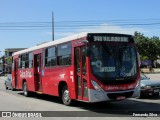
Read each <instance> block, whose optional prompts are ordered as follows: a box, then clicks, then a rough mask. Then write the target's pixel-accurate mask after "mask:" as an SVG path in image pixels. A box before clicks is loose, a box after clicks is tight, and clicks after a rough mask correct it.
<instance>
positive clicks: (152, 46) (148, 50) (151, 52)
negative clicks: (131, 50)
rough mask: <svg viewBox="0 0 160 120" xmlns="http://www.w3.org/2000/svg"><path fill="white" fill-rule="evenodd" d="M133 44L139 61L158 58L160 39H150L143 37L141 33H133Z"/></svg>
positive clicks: (159, 54)
mask: <svg viewBox="0 0 160 120" xmlns="http://www.w3.org/2000/svg"><path fill="white" fill-rule="evenodd" d="M134 38H135V42H136V45H137V49H138V52H139V54H140V58H141V60H151V61H152V63H153V61H154V60H157V59H158V58H159V56H160V39H159V37H156V36H153V37H151V38H149V37H146V36H144V35H143V34H142V33H139V32H135V33H134Z"/></svg>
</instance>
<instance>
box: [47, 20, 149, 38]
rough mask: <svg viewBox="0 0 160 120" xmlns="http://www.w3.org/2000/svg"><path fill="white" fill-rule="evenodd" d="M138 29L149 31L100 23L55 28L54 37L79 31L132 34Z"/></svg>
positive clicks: (146, 31) (143, 31)
mask: <svg viewBox="0 0 160 120" xmlns="http://www.w3.org/2000/svg"><path fill="white" fill-rule="evenodd" d="M135 31H138V32H141V33H148V32H149V31H148V30H146V29H142V28H138V27H131V26H130V27H123V26H117V25H112V24H106V23H103V24H100V25H97V26H85V27H84V26H82V27H78V28H76V29H69V28H68V29H67V31H65V30H64V31H58V32H57V31H56V29H55V33H54V34H55V37H56V39H57V38H63V37H66V36H70V35H74V34H77V33H81V32H90V33H92V32H94V33H95V32H97V33H121V34H130V35H134V32H135ZM46 34H47V35H52V32H46Z"/></svg>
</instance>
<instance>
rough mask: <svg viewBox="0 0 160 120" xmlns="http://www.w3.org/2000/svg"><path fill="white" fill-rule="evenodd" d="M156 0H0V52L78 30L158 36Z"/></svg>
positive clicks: (29, 45)
mask: <svg viewBox="0 0 160 120" xmlns="http://www.w3.org/2000/svg"><path fill="white" fill-rule="evenodd" d="M159 5H160V1H159V0H154V1H153V0H132V1H131V0H0V51H1V52H0V56H1V55H3V54H4V50H5V49H6V48H28V47H32V46H35V45H37V44H40V43H43V42H48V41H51V40H52V12H53V13H54V26H55V27H54V36H55V40H56V39H59V38H63V37H65V36H69V35H72V34H77V33H80V32H92V31H93V32H101V31H102V32H114V33H125V34H132V35H133V34H134V32H135V31H139V32H141V33H143V34H144V35H145V36H148V37H152V36H158V37H160V14H159V12H160V7H159Z"/></svg>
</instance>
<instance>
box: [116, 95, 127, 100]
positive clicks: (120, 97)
mask: <svg viewBox="0 0 160 120" xmlns="http://www.w3.org/2000/svg"><path fill="white" fill-rule="evenodd" d="M125 98H126V97H125V96H118V97H117V98H116V100H124V99H125Z"/></svg>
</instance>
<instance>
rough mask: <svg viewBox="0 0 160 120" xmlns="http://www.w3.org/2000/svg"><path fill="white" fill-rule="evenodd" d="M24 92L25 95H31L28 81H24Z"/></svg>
mask: <svg viewBox="0 0 160 120" xmlns="http://www.w3.org/2000/svg"><path fill="white" fill-rule="evenodd" d="M23 94H24V96H26V97H28V96H29V91H28V87H27V82H24V83H23Z"/></svg>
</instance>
